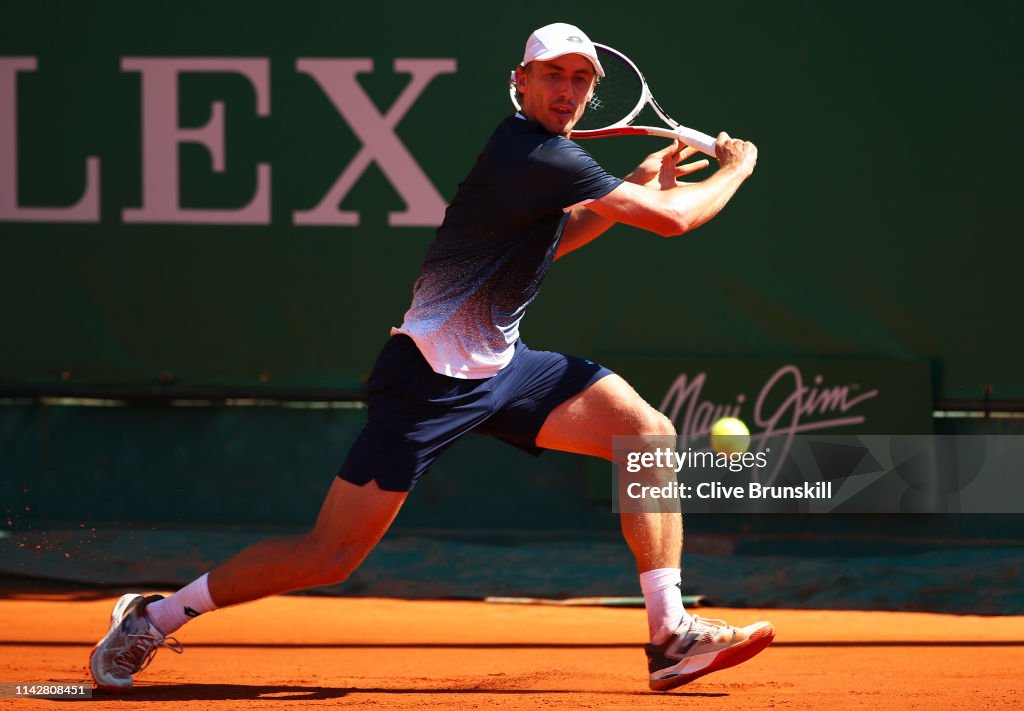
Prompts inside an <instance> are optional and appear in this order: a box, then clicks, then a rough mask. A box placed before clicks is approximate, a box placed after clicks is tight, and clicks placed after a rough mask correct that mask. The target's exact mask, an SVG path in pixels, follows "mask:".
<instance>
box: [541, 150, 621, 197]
mask: <svg viewBox="0 0 1024 711" xmlns="http://www.w3.org/2000/svg"><path fill="white" fill-rule="evenodd" d="M531 173H533V175H531V176H530V177H531V179H530V181H529V182H530V184H531V191H534V190H535V191H536V193H535V194H536V196H537V199H538V201H540V202H542V203H543V204H544V205H545V206H546V207H548V208H551V209H558V210H565V209H567V208H570V207H573V206H575V205H579V204H583V203H588V202H590V201H592V200H597V199H598V198H602V197H604V196H605V195H607V194H608V193H610V192H611V191H612V190H614V189H615V188H617V187H619V185H620V184H621V183H622V179H621V178H616V177H615V176H614V175H611V174H610V173H609V172H608V171H606V170H605V169H604V168H602V167H601V165H600V164H599V163H598V162H597V161H596V160H594V158H593V156H591V155H590V154H589V153H587V152H586V151H585V150H583V149H582V148H581V147H580V146H579V145H577V144H576V143H574V142H573V141H570V140H569V139H567V138H562V137H561V136H558V137H554V138H552V139H551V140H550V141H547V142H545V143H544V145H543V146H541V148H540V150H539V151H538V152H537V154H536V160H535V162H534V165H533V169H532V170H531Z"/></svg>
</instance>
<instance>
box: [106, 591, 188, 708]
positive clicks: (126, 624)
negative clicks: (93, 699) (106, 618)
mask: <svg viewBox="0 0 1024 711" xmlns="http://www.w3.org/2000/svg"><path fill="white" fill-rule="evenodd" d="M161 597H162V596H161V595H150V596H149V597H142V595H122V596H121V598H120V599H119V600H118V601H117V604H116V605H114V611H113V612H112V613H111V615H110V630H109V631H108V632H107V635H106V637H104V638H103V639H101V640H100V641H99V642H98V643H97V644H96V646H95V647H93V648H92V654H91V655H90V656H89V668H90V670H91V671H92V678H93V679H94V680H95V681H96V686H98V687H99V688H101V689H103V690H105V691H128V690H129V689H131V688H132V683H133V679H132V677H133V675H135V674H137V673H139V672H140V671H142V670H143V669H145V668H146V667H148V666H149V663H150V662H151V661H153V657H154V655H156V653H157V651H158V650H159V649H160V647H164V648H166V649H169V650H171V651H172V652H175V653H177V654H181V653H182V651H184V650H183V649H182V647H181V644H180V643H179V642H178V640H176V639H174V638H173V637H165V636H164V635H163V634H162V633H161V632H160V630H158V629H157V628H156V627H154V626H153V623H152V622H150V621H149V618H148V617H146V614H145V609H146V605H148V604H149V603H151V602H154V601H156V600H159V599H161Z"/></svg>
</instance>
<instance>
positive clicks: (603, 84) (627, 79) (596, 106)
mask: <svg viewBox="0 0 1024 711" xmlns="http://www.w3.org/2000/svg"><path fill="white" fill-rule="evenodd" d="M597 51H598V55H599V58H600V60H601V66H602V67H603V68H604V72H605V75H604V77H602V78H601V80H600V81H599V82H598V83H597V86H596V87H595V88H594V95H593V97H591V99H590V102H589V103H588V104H587V109H586V111H584V112H583V117H582V118H581V119H580V121H579V123H578V124H576V129H577V130H582V131H591V130H595V129H599V128H606V127H608V126H614V125H616V124H618V123H620V122H624V121H626V120H628V119H629V118H630V117H631V114H633V113H635V112H636V111H637V110H638V108H639V107H640V105H641V103H642V102H643V100H644V84H643V80H642V79H641V77H640V75H639V74H637V72H636V70H635V69H633V67H631V66H630V65H629V64H628V63H627V62H626V61H624V60H623V59H622V58H620V57H619V55H618V54H615V53H613V52H609V51H606V50H605V48H604V47H598V48H597Z"/></svg>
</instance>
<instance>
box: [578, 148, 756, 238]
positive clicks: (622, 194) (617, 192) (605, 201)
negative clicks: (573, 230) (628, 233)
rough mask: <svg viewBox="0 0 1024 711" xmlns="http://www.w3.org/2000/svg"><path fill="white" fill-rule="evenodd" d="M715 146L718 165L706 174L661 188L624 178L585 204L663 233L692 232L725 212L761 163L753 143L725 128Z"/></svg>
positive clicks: (670, 235) (632, 223)
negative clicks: (608, 190)
mask: <svg viewBox="0 0 1024 711" xmlns="http://www.w3.org/2000/svg"><path fill="white" fill-rule="evenodd" d="M716 152H717V154H718V161H719V164H720V168H719V169H718V171H717V172H716V173H715V174H714V175H712V176H711V177H710V178H708V179H707V180H704V181H702V182H699V183H684V184H680V185H675V186H672V187H669V188H667V189H662V190H651V189H649V188H645V187H642V186H640V185H636V184H633V183H630V182H624V183H622V184H621V185H619V186H618V187H617V188H615V189H614V190H612V191H611V192H610V193H608V194H607V195H605V196H604V197H602V198H599V199H597V200H594V201H593V202H591V203H589V204H588V205H587V209H588V210H591V211H593V212H595V213H597V214H598V215H600V216H602V217H604V218H607V219H609V220H613V221H615V222H623V223H625V224H627V225H633V226H634V227H639V228H641V229H645V230H648V231H650V232H654V233H656V234H659V235H662V236H665V237H672V236H676V235H681V234H683V233H685V232H689V231H690V230H692V229H694V228H696V227H700V226H701V225H703V224H704V223H705V222H707V221H708V220H710V219H711V218H712V217H714V216H715V215H717V214H718V213H719V212H721V210H722V208H724V207H725V206H726V204H727V203H728V202H729V200H730V199H731V198H732V196H733V195H734V194H735V193H736V191H737V190H738V189H739V187H740V185H742V184H743V181H745V180H746V179H747V178H749V177H750V175H751V173H753V171H754V165H755V164H756V163H757V147H756V146H755V145H754V144H753V143H750V142H749V141H743V140H740V139H736V138H730V137H729V136H728V134H725V133H722V134H720V135H719V137H718V143H717V146H716Z"/></svg>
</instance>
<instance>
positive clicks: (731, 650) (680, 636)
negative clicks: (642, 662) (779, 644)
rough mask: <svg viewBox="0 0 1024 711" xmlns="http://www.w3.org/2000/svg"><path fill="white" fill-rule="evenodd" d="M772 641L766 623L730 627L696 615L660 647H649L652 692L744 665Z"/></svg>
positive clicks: (648, 659) (771, 633)
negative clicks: (743, 663)
mask: <svg viewBox="0 0 1024 711" xmlns="http://www.w3.org/2000/svg"><path fill="white" fill-rule="evenodd" d="M773 639H775V628H774V627H772V625H771V624H770V623H768V622H755V623H754V624H752V625H748V626H746V627H733V626H732V625H727V624H726V623H725V622H722V621H721V620H706V619H703V618H701V617H698V616H696V615H693V616H692V617H690V619H689V620H688V621H686V622H683V623H682V624H680V625H679V629H677V630H676V631H675V632H673V633H672V634H671V635H670V636H669V638H668V639H666V640H665V641H664V642H661V643H660V644H648V645H647V647H646V649H645V651H646V652H647V668H648V671H649V672H650V673H651V679H650V684H651V688H652V689H654V690H655V691H668V690H669V689H674V688H676V687H677V686H682V685H683V684H689V683H690V682H691V681H693V680H694V679H699V678H700V677H702V676H704V675H705V674H710V673H711V672H714V671H718V670H719V669H726V668H728V667H731V666H735V665H737V664H740V663H741V662H745V661H747V660H748V659H750V658H751V657H753V656H754V655H755V654H757V653H758V652H760V651H762V650H763V649H765V648H766V647H767V646H768V645H769V644H771V643H772V640H773Z"/></svg>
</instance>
